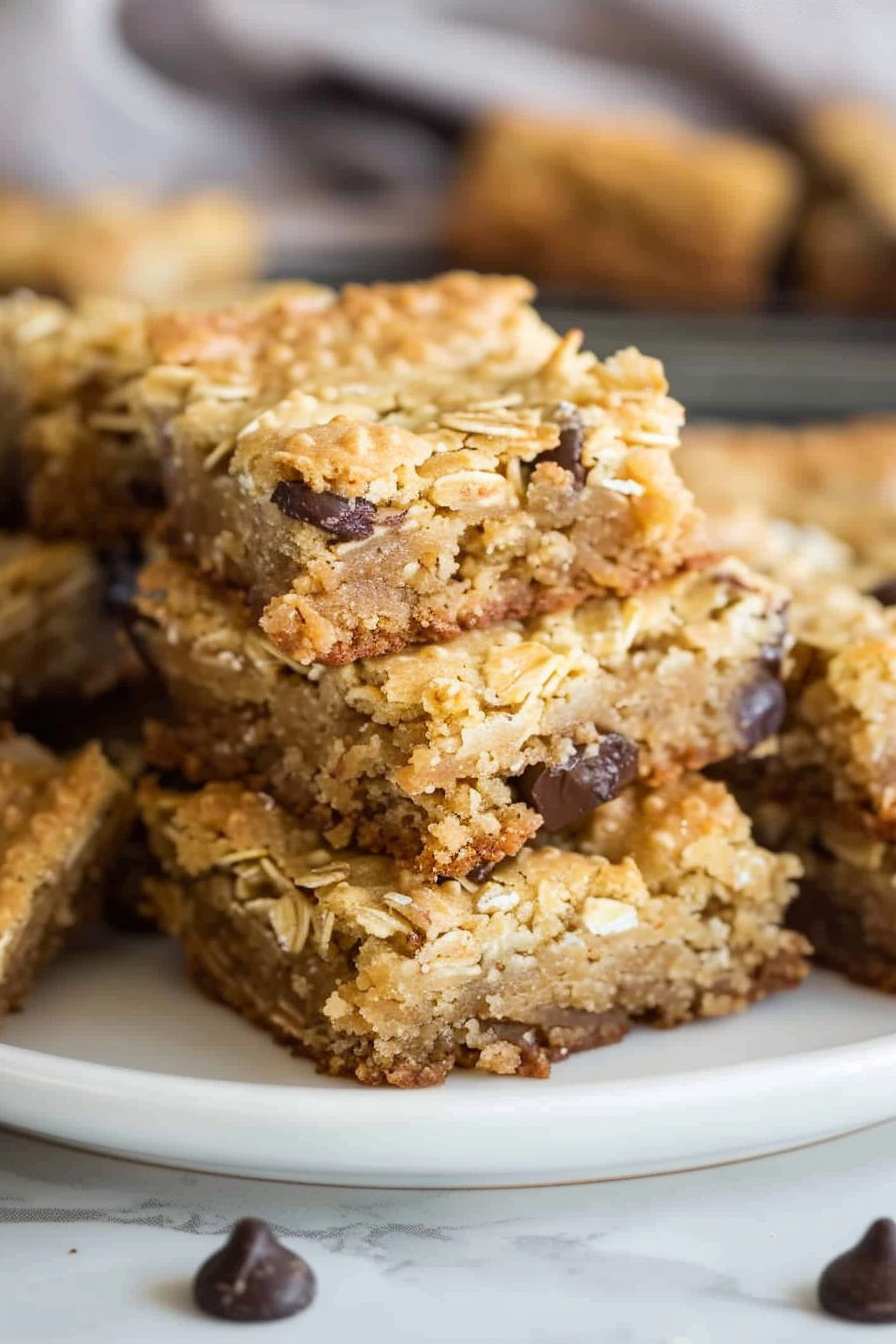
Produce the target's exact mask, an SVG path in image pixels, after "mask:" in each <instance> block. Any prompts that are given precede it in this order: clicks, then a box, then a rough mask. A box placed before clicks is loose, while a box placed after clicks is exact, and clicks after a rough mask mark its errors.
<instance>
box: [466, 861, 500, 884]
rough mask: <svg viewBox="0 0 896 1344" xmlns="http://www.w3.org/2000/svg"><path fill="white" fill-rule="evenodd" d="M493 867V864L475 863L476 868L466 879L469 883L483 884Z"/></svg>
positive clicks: (472, 869) (471, 870)
mask: <svg viewBox="0 0 896 1344" xmlns="http://www.w3.org/2000/svg"><path fill="white" fill-rule="evenodd" d="M494 867H495V865H494V864H493V863H477V865H476V867H475V868H471V869H470V871H469V872H468V873H467V877H468V878H469V880H470V881H471V882H484V881H485V879H486V878H487V877H488V875H489V873H491V872H492V870H493V869H494Z"/></svg>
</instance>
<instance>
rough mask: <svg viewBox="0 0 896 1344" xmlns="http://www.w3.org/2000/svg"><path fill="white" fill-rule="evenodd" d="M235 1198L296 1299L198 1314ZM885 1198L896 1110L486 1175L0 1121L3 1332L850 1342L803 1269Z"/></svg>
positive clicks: (174, 1337)
mask: <svg viewBox="0 0 896 1344" xmlns="http://www.w3.org/2000/svg"><path fill="white" fill-rule="evenodd" d="M551 1137H552V1138H553V1139H554V1140H556V1139H557V1138H558V1136H556V1135H554V1136H551ZM547 1139H548V1136H546V1141H547ZM296 1142H298V1143H300V1142H301V1134H297V1135H296ZM248 1214H253V1215H256V1216H261V1217H264V1218H267V1219H268V1220H269V1221H270V1222H271V1223H272V1224H273V1225H274V1226H275V1227H276V1228H277V1230H278V1231H279V1232H280V1234H281V1235H282V1236H283V1237H284V1239H285V1240H286V1241H287V1242H288V1244H289V1245H290V1246H292V1247H293V1248H294V1249H296V1250H298V1251H300V1252H301V1253H302V1254H303V1255H305V1256H306V1258H307V1259H308V1260H309V1261H310V1262H311V1264H312V1265H313V1267H314V1269H315V1271H316V1273H317V1276H318V1281H319V1294H318V1300H317V1302H316V1303H315V1304H314V1306H313V1307H312V1308H311V1309H310V1310H309V1311H308V1312H307V1313H306V1314H305V1315H303V1316H300V1317H297V1318H295V1319H293V1320H292V1321H287V1322H280V1323H278V1324H271V1325H263V1326H241V1327H235V1326H230V1325H227V1324H224V1323H221V1322H216V1321H212V1320H209V1319H207V1318H203V1317H201V1316H199V1315H198V1314H197V1313H195V1312H194V1310H193V1308H192V1306H191V1304H190V1295H189V1284H190V1278H191V1275H192V1273H193V1271H194V1270H195V1269H196V1267H197V1266H198V1264H199V1263H200V1261H201V1260H203V1259H204V1258H205V1257H206V1256H207V1255H209V1254H210V1253H211V1251H212V1250H213V1249H215V1248H216V1247H217V1246H218V1244H219V1243H220V1241H221V1239H222V1236H223V1234H224V1233H225V1231H226V1229H227V1228H228V1226H229V1225H230V1224H231V1223H232V1222H233V1221H234V1220H235V1219H236V1218H238V1217H242V1216H244V1215H248ZM881 1214H890V1215H894V1214H896V1123H894V1124H888V1125H884V1126H880V1127H878V1128H876V1129H874V1130H869V1131H866V1132H864V1133H861V1134H855V1135H852V1136H850V1137H848V1138H845V1139H840V1140H837V1141H835V1142H833V1143H828V1144H824V1145H820V1146H818V1147H815V1148H811V1149H806V1150H803V1151H801V1152H794V1153H790V1154H786V1155H782V1156H780V1157H774V1158H765V1159H762V1160H759V1161H754V1162H746V1163H742V1164H740V1165H738V1166H733V1167H726V1168H716V1169H714V1170H705V1171H697V1172H692V1173H690V1174H687V1175H675V1176H665V1177H653V1178H649V1179H643V1180H636V1181H620V1182H616V1183H611V1184H604V1185H588V1186H574V1187H567V1188H564V1189H542V1190H509V1191H507V1190H505V1191H480V1192H473V1191H469V1192H467V1191H450V1192H449V1191H445V1192H440V1191H427V1192H424V1191H420V1192H407V1191H405V1192H397V1191H377V1190H349V1189H323V1188H319V1187H310V1186H295V1185H277V1184H271V1183H262V1182H257V1181H247V1180H239V1179H235V1178H224V1177H214V1176H203V1175H197V1174H192V1173H185V1172H177V1171H169V1170H165V1169H161V1168H153V1167H149V1166H138V1165H135V1164H131V1163H127V1162H120V1161H115V1160H112V1159H107V1158H101V1157H95V1156H92V1155H90V1154H86V1153H80V1152H75V1151H70V1150H66V1149H62V1148H57V1147H53V1146H51V1145H49V1144H46V1143H43V1142H38V1141H35V1140H32V1139H29V1138H25V1137H21V1136H19V1135H13V1134H10V1133H7V1132H3V1131H0V1302H2V1308H3V1309H2V1315H0V1339H2V1340H3V1342H4V1344H33V1342H35V1344H36V1342H37V1341H39V1342H40V1344H70V1342H71V1344H80V1342H81V1341H84V1344H88V1342H89V1344H106V1341H109V1344H149V1341H152V1344H159V1342H160V1341H164V1344H201V1342H202V1341H203V1340H212V1339H215V1338H219V1339H228V1338H233V1339H236V1338H239V1339H246V1340H247V1341H248V1340H251V1339H259V1340H260V1339H264V1340H267V1341H269V1344H274V1342H275V1341H276V1340H277V1339H280V1338H282V1339H290V1340H293V1339H295V1340H297V1341H298V1340H301V1341H303V1344H342V1342H343V1341H351V1340H355V1339H357V1340H360V1341H363V1344H393V1341H401V1340H408V1341H414V1342H415V1344H430V1341H433V1342H435V1341H438V1344H449V1342H450V1344H454V1342H455V1341H464V1344H477V1342H478V1341H482V1344H486V1342H488V1344H492V1341H501V1344H504V1342H505V1341H506V1342H510V1341H513V1344H517V1342H518V1341H524V1340H525V1341H530V1340H531V1341H538V1342H539V1344H549V1342H550V1344H566V1341H585V1340H587V1341H589V1344H814V1341H816V1340H817V1341H826V1340H831V1341H837V1340H840V1341H842V1342H843V1344H849V1342H850V1341H858V1340H866V1339H867V1338H869V1332H868V1328H867V1327H860V1326H852V1325H848V1324H846V1323H843V1322H840V1321H835V1320H831V1319H829V1318H827V1317H824V1316H822V1315H820V1314H819V1313H818V1311H817V1310H816V1308H815V1305H814V1285H815V1281H816V1279H817V1276H818V1273H819V1271H820V1269H821V1268H822V1267H823V1265H824V1264H825V1263H826V1262H827V1260H828V1259H830V1258H831V1256H833V1255H834V1254H836V1253H838V1252H839V1251H840V1250H842V1249H844V1248H845V1247H846V1245H847V1244H849V1243H851V1242H852V1241H853V1240H855V1239H856V1238H857V1237H858V1235H859V1234H860V1233H861V1232H862V1231H863V1230H864V1228H865V1226H866V1224H867V1223H869V1222H870V1221H871V1220H872V1219H873V1218H875V1217H877V1216H879V1215H881ZM888 1333H889V1332H887V1331H886V1330H884V1331H878V1332H877V1333H876V1334H875V1332H874V1331H872V1332H871V1335H870V1337H871V1338H876V1337H882V1338H886V1337H888ZM892 1333H893V1334H894V1335H896V1327H894V1328H893V1331H892Z"/></svg>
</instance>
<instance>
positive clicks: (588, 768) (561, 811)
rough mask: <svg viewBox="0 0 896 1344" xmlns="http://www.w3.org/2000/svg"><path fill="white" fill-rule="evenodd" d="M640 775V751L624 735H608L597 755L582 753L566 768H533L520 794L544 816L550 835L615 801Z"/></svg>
mask: <svg viewBox="0 0 896 1344" xmlns="http://www.w3.org/2000/svg"><path fill="white" fill-rule="evenodd" d="M637 773H638V748H637V747H636V746H635V744H634V742H630V741H629V739H628V738H627V737H623V736H622V735H621V734H620V733H607V735H606V737H604V738H602V739H601V742H600V745H599V747H598V749H597V751H595V752H593V753H592V754H591V755H589V756H586V755H584V753H583V751H582V750H581V749H580V750H579V751H578V752H577V753H576V755H575V756H573V757H572V759H571V760H569V761H567V762H566V763H565V764H564V765H553V766H548V765H531V766H530V767H529V769H528V770H526V771H525V772H524V774H522V775H521V776H520V780H519V788H520V793H521V794H522V795H523V797H524V798H525V800H526V802H527V803H529V804H530V806H531V807H534V808H535V810H536V812H540V813H541V817H542V820H543V822H544V824H545V826H546V827H547V828H548V830H549V831H559V830H560V829H561V828H562V827H564V826H570V825H571V824H572V823H573V822H574V821H579V820H581V818H582V817H584V816H586V815H587V813H589V812H591V811H593V810H594V808H595V807H600V805H601V803H608V802H609V801H610V799H611V798H615V797H616V795H617V793H619V792H620V791H621V790H622V789H623V788H625V786H626V784H630V783H631V782H632V780H633V779H635V777H636V776H637Z"/></svg>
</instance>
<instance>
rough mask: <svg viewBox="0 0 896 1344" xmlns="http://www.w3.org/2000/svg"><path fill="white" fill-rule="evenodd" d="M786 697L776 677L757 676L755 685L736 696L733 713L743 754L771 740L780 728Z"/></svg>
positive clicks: (749, 686)
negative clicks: (735, 706) (741, 742)
mask: <svg viewBox="0 0 896 1344" xmlns="http://www.w3.org/2000/svg"><path fill="white" fill-rule="evenodd" d="M786 708H787V697H786V695H785V694H784V687H783V685H782V684H781V682H780V681H779V680H778V678H777V677H771V676H768V674H767V673H764V672H763V673H760V675H759V676H758V677H756V679H755V681H751V682H750V684H749V685H748V686H745V687H744V688H743V690H742V691H741V693H740V695H739V696H738V700H737V709H736V711H735V713H736V718H737V726H738V728H739V729H740V731H741V735H742V737H743V747H742V749H743V750H744V751H750V750H751V749H752V748H753V747H755V746H757V744H758V743H760V742H763V741H764V740H765V739H766V738H767V737H771V736H772V735H773V734H774V733H776V732H777V731H778V729H779V728H780V727H781V721H782V719H783V718H784V711H785V709H786Z"/></svg>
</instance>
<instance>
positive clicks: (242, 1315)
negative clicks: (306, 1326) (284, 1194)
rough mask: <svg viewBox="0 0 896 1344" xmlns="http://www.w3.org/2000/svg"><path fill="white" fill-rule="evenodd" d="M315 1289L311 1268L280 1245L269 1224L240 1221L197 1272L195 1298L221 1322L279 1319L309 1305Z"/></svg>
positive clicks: (255, 1220) (253, 1219) (194, 1283)
mask: <svg viewBox="0 0 896 1344" xmlns="http://www.w3.org/2000/svg"><path fill="white" fill-rule="evenodd" d="M316 1289H317V1283H316V1281H315V1278H314V1274H313V1272H312V1270H311V1268H310V1266H309V1265H308V1264H306V1262H305V1261H304V1260H303V1259H302V1257H301V1256H300V1255H294V1254H293V1252H292V1251H289V1250H287V1249H286V1247H285V1246H281V1244H280V1242H279V1241H278V1240H277V1238H276V1237H275V1236H274V1234H273V1232H272V1231H271V1229H270V1228H269V1227H268V1225H267V1223H263V1222H262V1221H261V1219H260V1218H241V1219H240V1221H239V1222H238V1223H237V1224H236V1226H235V1227H234V1229H233V1231H232V1232H231V1234H230V1237H229V1239H228V1241H227V1243H226V1245H225V1246H223V1247H222V1248H221V1250H220V1251H216V1252H215V1254H214V1255H213V1256H211V1257H210V1258H209V1259H208V1260H206V1262H205V1264H204V1265H202V1267H201V1268H200V1270H199V1272H198V1273H197V1275H196V1278H195V1279H194V1280H193V1300H194V1301H195V1303H196V1305H197V1307H199V1309H200V1310H201V1311H204V1312H207V1313H208V1315H209V1316H218V1317H220V1318H221V1319H222V1320H225V1321H279V1320H282V1319H283V1318H284V1317H285V1316H295V1315H296V1313H297V1312H299V1311H304V1310H305V1308H306V1307H308V1306H310V1305H311V1303H312V1302H313V1301H314V1294H315V1291H316Z"/></svg>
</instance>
